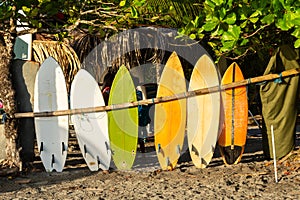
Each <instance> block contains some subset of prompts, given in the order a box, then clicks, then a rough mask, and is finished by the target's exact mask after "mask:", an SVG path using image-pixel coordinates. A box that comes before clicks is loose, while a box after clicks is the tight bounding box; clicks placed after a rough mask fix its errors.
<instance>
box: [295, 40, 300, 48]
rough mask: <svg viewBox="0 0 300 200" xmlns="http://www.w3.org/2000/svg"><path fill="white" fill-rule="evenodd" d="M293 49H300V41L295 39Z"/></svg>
mask: <svg viewBox="0 0 300 200" xmlns="http://www.w3.org/2000/svg"><path fill="white" fill-rule="evenodd" d="M294 47H295V48H299V47H300V39H297V40H296V42H295V44H294Z"/></svg>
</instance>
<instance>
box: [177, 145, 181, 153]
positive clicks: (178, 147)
mask: <svg viewBox="0 0 300 200" xmlns="http://www.w3.org/2000/svg"><path fill="white" fill-rule="evenodd" d="M180 152H181V151H180V145H179V144H178V145H177V146H176V153H177V154H179V155H180Z"/></svg>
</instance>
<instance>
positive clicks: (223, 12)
mask: <svg viewBox="0 0 300 200" xmlns="http://www.w3.org/2000/svg"><path fill="white" fill-rule="evenodd" d="M225 15H226V9H225V8H221V9H220V10H219V16H220V19H221V20H222V19H224V17H225Z"/></svg>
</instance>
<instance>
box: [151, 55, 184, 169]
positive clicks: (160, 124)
mask: <svg viewBox="0 0 300 200" xmlns="http://www.w3.org/2000/svg"><path fill="white" fill-rule="evenodd" d="M185 91H186V83H185V78H184V74H183V69H182V66H181V63H180V60H179V58H178V56H177V54H176V53H175V52H173V53H172V54H171V56H170V57H169V59H168V61H167V63H166V66H165V68H164V70H163V72H162V75H161V79H160V82H159V85H158V89H157V97H158V98H159V97H164V96H170V95H174V94H178V93H183V92H185ZM185 125H186V100H185V99H181V100H175V101H171V102H164V103H160V104H156V105H155V115H154V134H155V135H154V140H155V148H156V153H157V157H158V161H159V163H160V166H161V168H162V169H163V170H172V169H173V168H175V166H176V164H177V161H178V159H179V156H180V152H181V149H182V145H183V141H184V134H185Z"/></svg>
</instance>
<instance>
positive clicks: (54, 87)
mask: <svg viewBox="0 0 300 200" xmlns="http://www.w3.org/2000/svg"><path fill="white" fill-rule="evenodd" d="M33 107H34V108H33V111H34V112H46V111H50V112H51V111H57V110H67V109H68V93H67V88H66V82H65V77H64V74H63V71H62V69H61V67H60V66H59V64H58V63H57V62H56V60H55V59H54V58H52V57H48V58H47V59H46V60H45V61H44V62H43V64H42V65H41V67H40V69H39V71H38V73H37V75H36V79H35V85H34V106H33ZM34 122H35V130H36V138H37V145H38V149H39V152H40V157H41V160H42V162H43V165H44V167H45V169H46V171H47V172H51V171H53V170H55V171H57V172H61V171H62V170H63V168H64V165H65V161H66V157H67V150H68V132H69V120H68V116H54V117H35V118H34Z"/></svg>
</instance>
